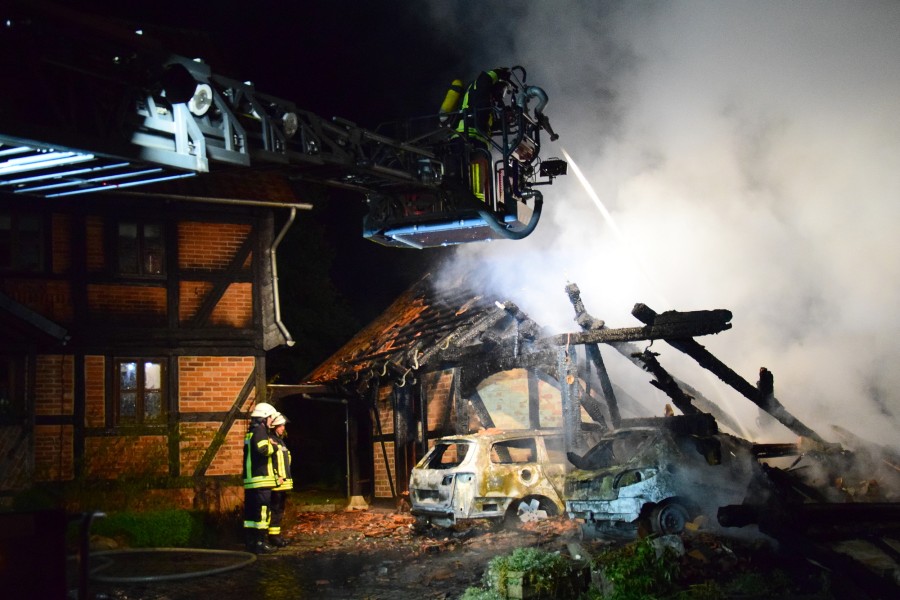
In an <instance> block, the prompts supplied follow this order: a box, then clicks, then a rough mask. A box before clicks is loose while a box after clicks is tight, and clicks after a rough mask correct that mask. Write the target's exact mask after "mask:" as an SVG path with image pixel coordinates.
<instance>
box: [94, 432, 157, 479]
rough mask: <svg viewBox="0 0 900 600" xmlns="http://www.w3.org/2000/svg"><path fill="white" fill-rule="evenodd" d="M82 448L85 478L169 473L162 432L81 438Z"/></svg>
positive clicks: (118, 477)
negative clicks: (82, 439)
mask: <svg viewBox="0 0 900 600" xmlns="http://www.w3.org/2000/svg"><path fill="white" fill-rule="evenodd" d="M84 451H85V452H84V454H85V456H84V473H85V475H86V476H87V477H88V478H98V479H110V478H114V479H121V476H122V475H123V474H127V475H128V476H134V477H144V476H147V477H150V476H157V475H167V474H168V472H169V452H168V442H167V440H166V437H165V436H161V435H122V436H117V437H89V438H86V439H85V440H84Z"/></svg>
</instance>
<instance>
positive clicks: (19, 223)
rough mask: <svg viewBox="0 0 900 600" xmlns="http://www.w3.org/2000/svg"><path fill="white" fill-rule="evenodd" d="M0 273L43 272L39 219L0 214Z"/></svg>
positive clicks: (41, 233) (40, 219)
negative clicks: (1, 271) (0, 270)
mask: <svg viewBox="0 0 900 600" xmlns="http://www.w3.org/2000/svg"><path fill="white" fill-rule="evenodd" d="M0 269H2V270H4V271H27V272H39V271H43V270H44V227H43V220H42V218H41V217H40V216H39V215H33V214H15V213H9V212H0Z"/></svg>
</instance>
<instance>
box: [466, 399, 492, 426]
mask: <svg viewBox="0 0 900 600" xmlns="http://www.w3.org/2000/svg"><path fill="white" fill-rule="evenodd" d="M468 405H469V406H470V407H471V408H472V411H473V412H474V413H475V417H476V418H477V419H478V420H479V421H480V422H481V424H482V425H483V426H484V428H485V429H491V428H492V427H493V426H494V420H493V419H492V418H491V413H490V412H488V409H487V408H486V407H485V406H484V400H482V399H481V396H480V395H479V394H478V392H472V393H471V394H470V395H469V401H468ZM466 433H468V432H466Z"/></svg>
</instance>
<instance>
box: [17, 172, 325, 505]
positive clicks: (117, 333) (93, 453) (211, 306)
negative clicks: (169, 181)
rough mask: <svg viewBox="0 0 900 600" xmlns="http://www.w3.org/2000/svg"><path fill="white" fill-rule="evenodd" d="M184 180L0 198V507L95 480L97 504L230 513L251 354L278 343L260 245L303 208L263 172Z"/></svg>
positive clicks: (269, 250) (267, 256)
mask: <svg viewBox="0 0 900 600" xmlns="http://www.w3.org/2000/svg"><path fill="white" fill-rule="evenodd" d="M200 185H201V186H202V194H201V193H198V188H196V187H191V185H190V184H182V185H181V186H180V187H178V188H177V189H176V188H171V187H170V188H165V189H160V188H152V187H151V188H140V189H142V190H151V191H142V192H140V193H127V192H126V191H119V190H114V191H109V192H104V193H99V194H86V195H81V196H73V197H68V198H50V199H39V198H34V197H27V198H25V197H21V196H17V195H15V194H9V193H7V194H0V451H2V453H0V454H2V459H0V494H2V497H3V498H5V501H6V502H7V503H10V502H11V498H12V497H13V496H14V494H16V493H18V492H21V491H22V490H23V489H26V488H28V487H29V486H31V485H33V484H38V485H39V486H45V487H50V488H53V487H54V486H55V485H56V484H73V483H79V482H81V483H85V484H87V486H86V487H87V488H90V487H97V486H99V485H100V484H102V486H100V487H101V488H102V489H103V490H105V493H106V494H108V496H109V497H110V498H114V497H115V496H116V494H117V493H119V494H125V490H126V489H127V488H128V485H129V482H131V483H134V482H136V481H138V482H139V483H140V485H139V487H141V488H142V489H144V488H149V489H150V490H151V491H150V492H148V493H144V494H141V502H146V501H147V500H149V499H152V498H154V497H157V496H161V497H164V498H166V500H165V502H166V503H167V504H169V505H181V506H191V505H195V506H196V505H199V506H205V507H212V508H227V507H230V506H233V505H235V504H237V503H239V502H240V501H241V495H240V471H241V452H242V440H243V435H244V432H245V430H246V415H247V413H248V409H249V408H250V407H251V406H252V404H253V403H254V401H255V400H256V399H257V398H258V397H262V395H263V393H264V392H263V390H265V383H266V381H265V355H266V351H267V350H269V349H272V348H274V347H276V346H279V345H284V344H290V343H292V340H291V337H290V334H289V332H288V331H287V329H286V328H285V327H284V326H283V325H282V324H281V322H280V318H279V315H280V312H279V297H278V287H277V267H276V263H275V258H276V250H277V244H278V242H279V241H280V239H281V238H282V237H283V235H284V232H285V231H286V229H287V228H288V227H289V226H290V225H291V223H292V222H293V220H294V218H295V217H296V213H297V210H298V209H303V208H308V206H307V205H302V204H299V203H297V202H296V201H295V198H294V196H293V194H292V192H291V190H290V189H289V187H288V186H287V185H286V184H285V183H284V182H283V181H282V180H281V179H278V178H272V177H269V176H262V175H259V176H254V175H252V174H247V173H244V174H242V175H241V176H240V177H230V176H227V175H222V176H219V177H217V178H214V179H205V180H204V181H203V182H202V183H201V184H200ZM176 192H177V193H176ZM56 487H59V486H58V485H57V486H56ZM132 487H134V486H132ZM84 488H85V486H82V489H84Z"/></svg>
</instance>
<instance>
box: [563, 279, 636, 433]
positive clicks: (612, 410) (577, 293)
mask: <svg viewBox="0 0 900 600" xmlns="http://www.w3.org/2000/svg"><path fill="white" fill-rule="evenodd" d="M566 294H568V296H569V301H570V302H571V303H572V307H573V308H574V309H575V322H576V323H578V324H579V325H580V326H581V329H582V330H584V331H596V330H599V329H603V328H604V327H605V324H604V322H603V321H601V320H600V319H595V318H594V317H592V316H591V315H590V314H588V312H587V310H585V308H584V303H583V302H582V301H581V290H579V289H578V286H577V285H576V284H574V283H570V284H569V285H567V286H566ZM586 349H587V356H588V358H589V359H590V361H591V362H592V363H593V364H594V369H595V370H596V371H597V377H598V378H599V379H600V389H601V390H603V397H604V398H606V405H607V407H608V409H609V416H610V420H611V421H612V426H613V427H618V426H619V422H620V421H621V420H622V417H621V415H620V414H619V403H618V401H617V400H616V393H615V391H613V386H612V381H611V380H610V379H609V373H607V371H606V365H605V364H604V363H603V357H602V356H601V355H600V347H599V346H597V345H588V346H586ZM591 416H592V417H593V415H591ZM594 420H596V419H594Z"/></svg>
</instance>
